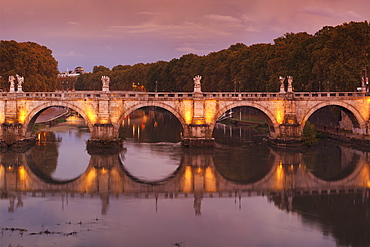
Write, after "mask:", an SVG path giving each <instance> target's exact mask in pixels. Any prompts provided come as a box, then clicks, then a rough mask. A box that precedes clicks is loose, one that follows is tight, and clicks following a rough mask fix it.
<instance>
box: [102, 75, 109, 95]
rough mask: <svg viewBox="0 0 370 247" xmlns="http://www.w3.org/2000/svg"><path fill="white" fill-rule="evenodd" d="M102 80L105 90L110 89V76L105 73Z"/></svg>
mask: <svg viewBox="0 0 370 247" xmlns="http://www.w3.org/2000/svg"><path fill="white" fill-rule="evenodd" d="M101 81H102V83H103V92H107V91H109V81H110V79H109V76H106V75H103V76H102V77H101Z"/></svg>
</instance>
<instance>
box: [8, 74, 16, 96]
mask: <svg viewBox="0 0 370 247" xmlns="http://www.w3.org/2000/svg"><path fill="white" fill-rule="evenodd" d="M14 80H15V77H14V76H13V75H11V76H9V82H10V88H9V92H14Z"/></svg>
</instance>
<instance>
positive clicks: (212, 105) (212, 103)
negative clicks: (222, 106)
mask: <svg viewBox="0 0 370 247" xmlns="http://www.w3.org/2000/svg"><path fill="white" fill-rule="evenodd" d="M216 108H217V100H206V102H205V107H204V118H205V120H206V124H212V123H213V121H214V116H215V115H216Z"/></svg>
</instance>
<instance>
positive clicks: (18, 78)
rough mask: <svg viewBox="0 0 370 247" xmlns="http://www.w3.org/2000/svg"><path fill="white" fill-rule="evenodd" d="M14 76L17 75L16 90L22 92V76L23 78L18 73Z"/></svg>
mask: <svg viewBox="0 0 370 247" xmlns="http://www.w3.org/2000/svg"><path fill="white" fill-rule="evenodd" d="M16 77H17V81H18V89H17V91H18V92H22V84H23V82H24V78H23V76H20V75H18V74H17V75H16Z"/></svg>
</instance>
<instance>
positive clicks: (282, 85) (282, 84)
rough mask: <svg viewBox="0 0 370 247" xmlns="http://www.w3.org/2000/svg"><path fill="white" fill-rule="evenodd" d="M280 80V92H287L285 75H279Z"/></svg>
mask: <svg viewBox="0 0 370 247" xmlns="http://www.w3.org/2000/svg"><path fill="white" fill-rule="evenodd" d="M279 81H280V93H285V88H284V81H285V77H282V76H279Z"/></svg>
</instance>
